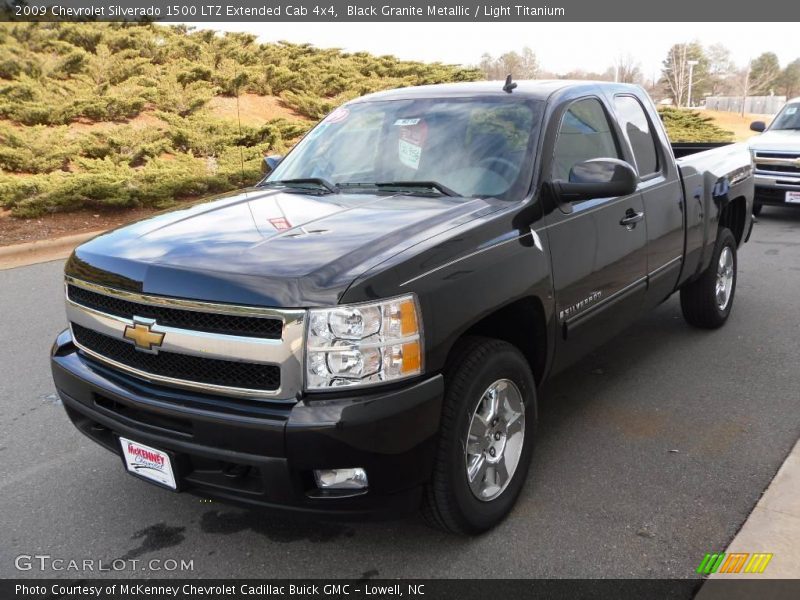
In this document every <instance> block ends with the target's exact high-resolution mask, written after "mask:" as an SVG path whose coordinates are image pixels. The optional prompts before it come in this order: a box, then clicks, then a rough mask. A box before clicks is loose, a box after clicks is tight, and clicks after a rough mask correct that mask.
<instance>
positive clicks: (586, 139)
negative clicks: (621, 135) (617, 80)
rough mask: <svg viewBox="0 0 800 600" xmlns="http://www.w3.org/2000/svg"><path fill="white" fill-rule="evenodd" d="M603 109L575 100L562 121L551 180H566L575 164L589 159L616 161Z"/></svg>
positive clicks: (591, 100) (590, 100)
mask: <svg viewBox="0 0 800 600" xmlns="http://www.w3.org/2000/svg"><path fill="white" fill-rule="evenodd" d="M619 157H620V156H619V151H618V150H617V144H616V141H615V140H614V134H613V133H612V131H611V125H610V123H609V122H608V117H606V113H605V111H604V110H603V106H602V105H601V104H600V101H599V100H597V99H596V98H587V99H585V100H578V101H577V102H575V103H573V104H572V106H570V107H569V109H568V110H567V112H566V113H565V114H564V118H563V119H562V120H561V127H560V128H559V130H558V140H557V141H556V149H555V153H554V155H553V173H552V175H553V179H562V180H567V179H569V171H570V169H572V167H574V166H575V165H576V164H578V163H580V162H583V161H585V160H590V159H592V158H619Z"/></svg>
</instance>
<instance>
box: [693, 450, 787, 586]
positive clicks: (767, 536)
mask: <svg viewBox="0 0 800 600" xmlns="http://www.w3.org/2000/svg"><path fill="white" fill-rule="evenodd" d="M755 552H763V553H769V554H772V555H773V556H772V559H771V560H770V561H769V563H768V564H767V567H766V568H765V569H764V572H763V573H760V574H754V573H744V572H741V573H720V572H717V573H714V574H713V575H710V576H709V578H708V579H707V580H706V582H705V583H704V584H703V587H702V588H701V589H700V592H699V593H698V594H697V596H696V597H695V598H696V599H697V600H716V598H723V597H725V596H724V595H720V594H721V593H723V592H730V590H731V588H730V587H722V586H717V585H716V583H717V582H723V581H731V580H736V579H782V580H785V579H795V578H800V441H798V442H797V443H796V444H795V446H794V448H793V449H792V451H791V452H790V453H789V456H787V457H786V460H785V461H784V462H783V465H782V466H781V468H780V469H779V470H778V472H777V473H776V474H775V478H774V479H773V480H772V482H771V483H770V484H769V487H768V488H767V491H766V492H764V495H763V496H761V500H759V501H758V504H756V507H755V508H754V509H753V512H752V513H750V516H749V517H748V518H747V521H745V523H744V525H742V528H741V529H740V530H739V533H737V534H736V537H735V538H733V541H732V542H731V543H730V545H729V546H728V548H727V549H726V550H725V553H726V554H733V553H755ZM770 589H771V591H775V590H777V588H770ZM792 589H793V591H794V593H795V594H796V592H797V587H796V586H795V587H794V588H792ZM773 597H774V596H773ZM794 597H796V596H794ZM728 598H730V596H728Z"/></svg>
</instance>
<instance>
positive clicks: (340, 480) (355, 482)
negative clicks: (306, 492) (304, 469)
mask: <svg viewBox="0 0 800 600" xmlns="http://www.w3.org/2000/svg"><path fill="white" fill-rule="evenodd" d="M314 479H316V480H317V487H318V488H320V489H321V490H363V489H365V488H366V487H367V472H366V471H365V470H364V469H359V468H354V469H318V470H315V471H314Z"/></svg>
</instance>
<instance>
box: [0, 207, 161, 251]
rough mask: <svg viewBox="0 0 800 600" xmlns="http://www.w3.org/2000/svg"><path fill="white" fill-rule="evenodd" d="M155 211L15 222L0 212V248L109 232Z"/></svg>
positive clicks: (67, 215)
mask: <svg viewBox="0 0 800 600" xmlns="http://www.w3.org/2000/svg"><path fill="white" fill-rule="evenodd" d="M156 212H158V211H157V210H156V209H153V208H131V209H126V210H113V211H111V210H109V211H98V210H83V211H78V212H70V213H56V214H52V215H45V216H42V217H39V218H36V219H17V218H15V217H12V216H11V213H10V212H8V211H3V210H0V246H10V245H12V244H22V243H25V242H36V241H39V240H47V239H54V238H57V237H62V236H65V235H74V234H76V233H85V232H87V231H98V230H101V229H111V228H112V227H117V226H119V225H124V224H125V223H130V222H131V221H136V220H138V219H142V218H144V217H148V216H150V215H152V214H155V213H156Z"/></svg>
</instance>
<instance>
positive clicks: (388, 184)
mask: <svg viewBox="0 0 800 600" xmlns="http://www.w3.org/2000/svg"><path fill="white" fill-rule="evenodd" d="M336 185H337V186H338V187H340V188H348V187H365V188H378V189H398V190H430V191H433V192H436V193H439V194H441V195H443V196H460V194H459V193H458V192H455V191H453V190H451V189H450V188H449V187H447V186H444V185H442V184H441V183H437V182H436V181H376V182H371V183H367V182H346V183H338V184H336Z"/></svg>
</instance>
